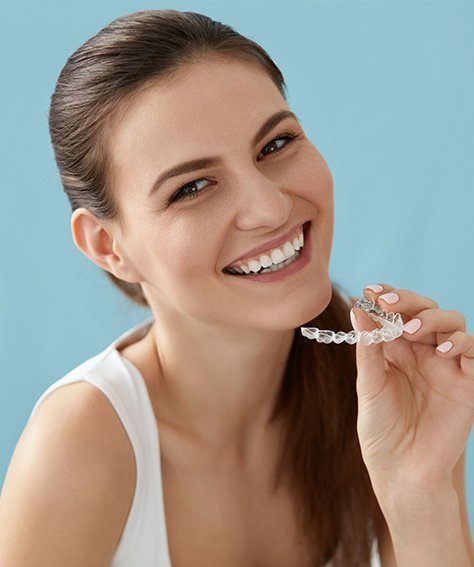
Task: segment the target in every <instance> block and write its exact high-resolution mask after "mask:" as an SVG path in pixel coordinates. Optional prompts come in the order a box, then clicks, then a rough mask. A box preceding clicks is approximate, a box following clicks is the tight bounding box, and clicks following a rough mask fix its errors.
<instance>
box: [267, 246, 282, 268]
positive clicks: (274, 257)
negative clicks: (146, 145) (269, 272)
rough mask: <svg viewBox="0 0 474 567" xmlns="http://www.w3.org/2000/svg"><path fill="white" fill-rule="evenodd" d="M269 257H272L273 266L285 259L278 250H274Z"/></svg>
mask: <svg viewBox="0 0 474 567" xmlns="http://www.w3.org/2000/svg"><path fill="white" fill-rule="evenodd" d="M270 255H271V257H272V262H273V263H274V264H279V263H280V262H283V260H284V259H285V255H284V254H283V252H282V251H281V250H280V249H279V248H274V249H273V250H272V251H271V253H270Z"/></svg>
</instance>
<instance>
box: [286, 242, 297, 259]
mask: <svg viewBox="0 0 474 567" xmlns="http://www.w3.org/2000/svg"><path fill="white" fill-rule="evenodd" d="M283 252H284V253H285V254H286V256H285V260H288V258H291V256H293V254H294V253H295V249H294V248H293V245H292V244H290V243H289V242H285V244H284V245H283Z"/></svg>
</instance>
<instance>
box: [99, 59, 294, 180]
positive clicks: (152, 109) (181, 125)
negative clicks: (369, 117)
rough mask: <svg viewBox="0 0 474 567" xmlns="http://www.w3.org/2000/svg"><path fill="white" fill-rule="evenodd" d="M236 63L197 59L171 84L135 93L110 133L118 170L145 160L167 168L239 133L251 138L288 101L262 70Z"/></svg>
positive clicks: (212, 149) (244, 138)
mask: <svg viewBox="0 0 474 567" xmlns="http://www.w3.org/2000/svg"><path fill="white" fill-rule="evenodd" d="M233 65H234V63H229V64H227V65H222V64H217V65H214V66H213V65H212V64H211V63H209V64H206V65H199V66H197V65H196V66H193V67H192V68H191V69H190V70H189V72H188V73H187V74H183V76H182V78H181V80H179V81H174V82H173V84H172V86H167V87H163V86H161V85H160V83H159V82H157V83H156V84H155V85H152V86H150V87H149V88H147V89H146V90H144V91H143V92H141V93H139V94H138V95H137V97H136V98H135V99H131V103H130V104H129V106H128V108H127V109H126V111H124V112H122V114H121V116H120V119H118V120H116V124H115V125H114V128H113V130H112V132H111V136H110V139H109V142H110V146H109V149H110V150H111V157H112V160H113V162H114V167H115V168H116V170H117V171H119V170H120V169H121V168H123V167H126V168H127V170H130V168H134V167H135V168H138V167H139V166H140V165H141V166H143V165H145V164H146V163H148V164H150V165H151V164H152V163H153V164H156V166H155V167H158V168H160V167H161V168H163V169H165V168H167V167H169V166H170V165H172V164H173V163H174V162H175V161H181V160H186V159H193V158H198V157H200V156H201V154H202V155H204V154H207V153H209V154H213V155H214V154H216V153H220V151H219V150H220V149H222V146H223V144H227V143H228V142H232V143H233V144H234V145H235V143H236V137H237V138H241V139H242V143H243V144H248V142H249V140H250V139H251V138H252V137H253V135H254V133H255V132H254V131H256V129H257V128H258V127H259V126H260V124H261V123H263V122H264V121H265V120H266V119H267V118H268V116H269V115H270V114H272V113H273V112H274V111H275V110H280V109H281V108H282V107H287V104H286V101H284V99H283V97H282V95H281V93H280V91H279V90H278V88H277V87H276V85H275V84H274V83H273V81H272V80H271V79H270V77H268V75H266V74H265V73H264V72H263V71H261V70H255V68H254V67H249V66H246V65H240V64H239V63H236V65H235V67H233ZM247 138H248V139H247ZM198 154H199V155H198ZM157 162H158V163H157Z"/></svg>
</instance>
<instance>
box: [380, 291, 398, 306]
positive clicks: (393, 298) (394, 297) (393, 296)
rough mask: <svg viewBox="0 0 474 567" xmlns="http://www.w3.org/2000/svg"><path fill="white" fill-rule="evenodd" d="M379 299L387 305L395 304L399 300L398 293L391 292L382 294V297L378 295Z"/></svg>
mask: <svg viewBox="0 0 474 567" xmlns="http://www.w3.org/2000/svg"><path fill="white" fill-rule="evenodd" d="M379 299H383V300H384V301H386V302H387V303H396V302H397V301H398V300H399V299H400V296H399V295H398V293H395V292H394V291H391V292H390V293H384V294H383V295H380V296H379Z"/></svg>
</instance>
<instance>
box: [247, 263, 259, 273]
mask: <svg viewBox="0 0 474 567" xmlns="http://www.w3.org/2000/svg"><path fill="white" fill-rule="evenodd" d="M248 266H249V268H250V270H251V271H252V272H254V273H256V272H258V270H260V268H261V267H262V266H260V262H257V261H256V260H250V262H249V263H248Z"/></svg>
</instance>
